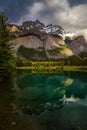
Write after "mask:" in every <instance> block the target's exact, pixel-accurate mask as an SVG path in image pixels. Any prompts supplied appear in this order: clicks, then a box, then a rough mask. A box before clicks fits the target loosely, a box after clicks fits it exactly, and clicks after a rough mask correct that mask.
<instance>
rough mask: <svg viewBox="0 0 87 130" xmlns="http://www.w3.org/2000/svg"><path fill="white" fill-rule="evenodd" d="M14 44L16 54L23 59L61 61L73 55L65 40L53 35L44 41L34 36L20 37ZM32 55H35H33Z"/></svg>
mask: <svg viewBox="0 0 87 130" xmlns="http://www.w3.org/2000/svg"><path fill="white" fill-rule="evenodd" d="M13 44H14V46H15V50H16V53H17V54H18V55H19V56H20V57H21V58H22V59H28V58H29V59H35V60H45V59H60V58H65V57H68V56H71V55H73V52H72V50H71V49H69V48H68V47H67V45H66V44H65V42H64V41H63V39H60V38H58V37H54V36H52V35H47V36H46V37H45V38H44V40H41V39H39V38H38V37H36V36H33V35H32V36H26V37H24V36H23V37H18V38H16V39H15V40H13ZM21 47H22V48H21ZM23 47H24V48H23ZM31 50H32V51H31ZM21 51H22V53H21ZM23 51H24V53H25V52H26V56H24V53H23ZM30 53H33V55H31V54H30ZM30 55H31V57H30Z"/></svg>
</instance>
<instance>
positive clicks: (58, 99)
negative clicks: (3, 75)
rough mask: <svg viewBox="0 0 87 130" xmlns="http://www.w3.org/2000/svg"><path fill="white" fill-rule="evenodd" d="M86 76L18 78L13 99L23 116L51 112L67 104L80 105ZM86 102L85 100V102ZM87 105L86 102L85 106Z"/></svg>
mask: <svg viewBox="0 0 87 130" xmlns="http://www.w3.org/2000/svg"><path fill="white" fill-rule="evenodd" d="M86 79H87V76H86V75H84V76H83V77H81V75H79V74H78V72H77V74H76V73H74V72H73V73H67V72H66V73H62V74H28V73H23V74H21V75H19V76H18V78H17V81H16V85H15V97H16V98H17V99H16V100H17V104H18V107H19V109H20V110H21V111H22V112H23V113H24V114H29V115H32V114H35V115H38V114H41V113H42V112H44V111H45V110H48V111H53V110H58V109H61V108H63V107H64V106H66V105H67V104H68V103H72V102H74V103H75V102H76V103H82V101H81V100H82V99H86V96H87V81H86ZM85 101H86V100H85ZM85 105H87V102H86V104H85Z"/></svg>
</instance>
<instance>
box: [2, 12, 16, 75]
mask: <svg viewBox="0 0 87 130" xmlns="http://www.w3.org/2000/svg"><path fill="white" fill-rule="evenodd" d="M8 25H9V22H8V17H7V16H6V15H5V14H4V13H2V12H0V76H9V75H10V74H11V73H12V71H13V70H14V69H15V65H16V64H15V59H14V56H13V51H12V47H11V44H10V40H11V39H12V36H11V35H10V32H9V29H8Z"/></svg>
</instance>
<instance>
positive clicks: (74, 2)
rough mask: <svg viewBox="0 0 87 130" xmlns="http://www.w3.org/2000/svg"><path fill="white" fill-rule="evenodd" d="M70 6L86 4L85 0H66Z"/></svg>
mask: <svg viewBox="0 0 87 130" xmlns="http://www.w3.org/2000/svg"><path fill="white" fill-rule="evenodd" d="M68 2H69V4H70V6H71V7H72V6H77V5H80V4H87V0H68Z"/></svg>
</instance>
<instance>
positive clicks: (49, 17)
mask: <svg viewBox="0 0 87 130" xmlns="http://www.w3.org/2000/svg"><path fill="white" fill-rule="evenodd" d="M86 8H87V0H43V1H42V0H15V1H12V0H3V1H1V2H0V9H1V10H4V11H5V12H6V14H7V15H8V16H10V19H11V20H12V21H13V22H15V23H17V24H21V23H22V22H23V21H27V20H36V19H39V20H40V21H41V22H44V23H45V24H50V23H52V24H58V25H60V26H62V27H63V28H64V29H65V30H66V31H70V32H73V31H76V30H81V29H84V28H87V17H86V16H87V11H86Z"/></svg>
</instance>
